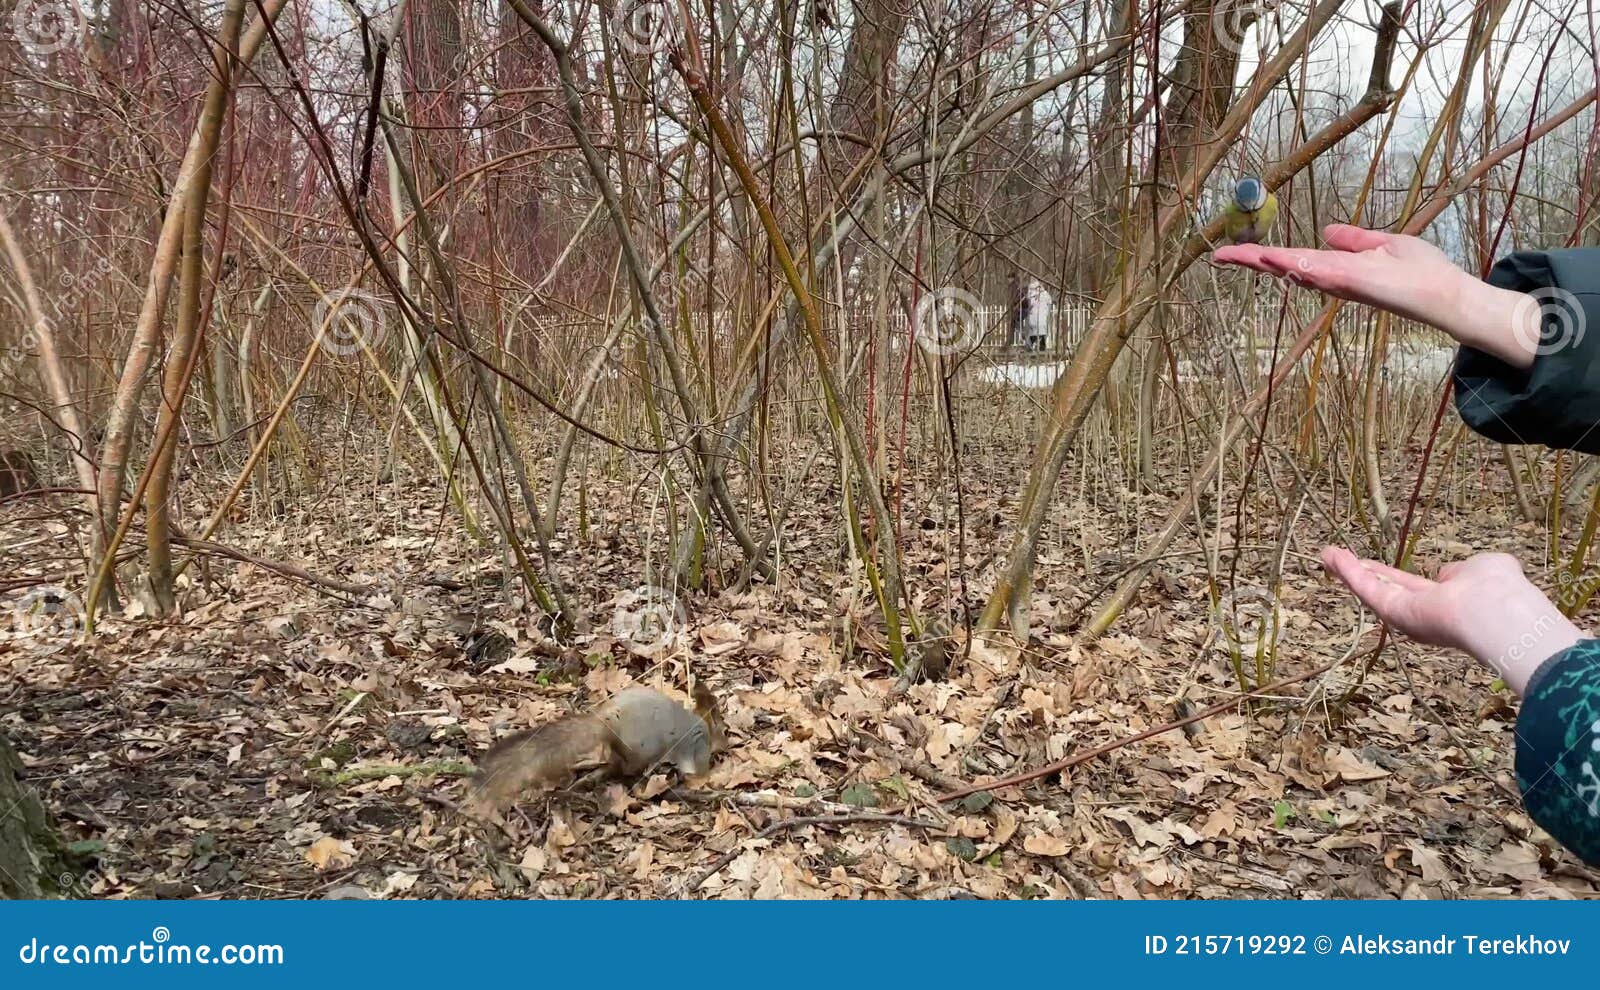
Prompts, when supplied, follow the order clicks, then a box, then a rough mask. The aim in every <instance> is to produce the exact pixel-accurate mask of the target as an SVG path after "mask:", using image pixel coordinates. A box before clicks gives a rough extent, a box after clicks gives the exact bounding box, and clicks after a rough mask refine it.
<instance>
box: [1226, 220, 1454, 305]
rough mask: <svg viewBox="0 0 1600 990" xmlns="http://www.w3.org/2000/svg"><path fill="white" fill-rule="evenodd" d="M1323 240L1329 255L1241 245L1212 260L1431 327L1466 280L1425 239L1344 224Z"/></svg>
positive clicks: (1332, 226)
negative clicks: (1375, 308) (1456, 287)
mask: <svg viewBox="0 0 1600 990" xmlns="http://www.w3.org/2000/svg"><path fill="white" fill-rule="evenodd" d="M1322 236H1323V238H1324V239H1325V240H1326V241H1327V243H1328V248H1327V249H1326V250H1317V249H1313V248H1291V247H1269V246H1266V245H1261V244H1237V245H1230V246H1228V247H1224V248H1219V249H1218V250H1217V251H1216V253H1215V254H1213V255H1212V258H1213V260H1215V261H1216V262H1217V263H1218V264H1223V265H1241V266H1243V267H1245V268H1250V269H1253V270H1255V271H1258V272H1264V273H1266V274H1268V275H1276V276H1278V277H1280V278H1289V279H1293V280H1294V281H1295V282H1298V283H1300V284H1302V285H1306V286H1309V287H1311V288H1314V289H1319V290H1321V291H1323V292H1326V293H1328V294H1329V295H1333V296H1338V297H1339V298H1341V299H1349V300H1351V301H1352V302H1359V303H1366V304H1368V305H1372V306H1378V307H1380V308H1382V309H1387V310H1390V311H1391V312H1394V313H1398V314H1400V315H1402V316H1405V317H1408V318H1410V319H1414V320H1422V321H1424V322H1428V323H1432V322H1435V321H1436V320H1438V319H1440V318H1441V316H1442V315H1443V314H1444V312H1445V310H1446V309H1447V307H1448V305H1449V303H1450V301H1451V300H1450V299H1449V298H1447V293H1448V292H1449V290H1450V289H1452V288H1453V287H1455V286H1456V284H1457V283H1458V282H1459V280H1460V279H1461V277H1462V275H1463V273H1462V271H1461V269H1460V268H1459V267H1457V266H1456V265H1455V263H1453V262H1452V261H1451V260H1450V259H1449V257H1448V256H1446V255H1445V253H1444V252H1443V251H1440V250H1439V249H1438V248H1436V247H1434V246H1433V245H1432V244H1429V243H1428V242H1427V241H1424V240H1422V239H1421V238H1417V237H1409V236H1406V235H1404V234H1390V233H1387V232H1385V231H1381V230H1367V229H1365V228H1362V227H1352V226H1350V225H1348V224H1342V223H1335V224H1329V225H1328V226H1327V227H1325V228H1323V231H1322Z"/></svg>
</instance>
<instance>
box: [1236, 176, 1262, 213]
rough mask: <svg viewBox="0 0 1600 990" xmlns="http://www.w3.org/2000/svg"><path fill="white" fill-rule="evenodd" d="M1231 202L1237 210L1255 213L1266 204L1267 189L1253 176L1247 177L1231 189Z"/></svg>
mask: <svg viewBox="0 0 1600 990" xmlns="http://www.w3.org/2000/svg"><path fill="white" fill-rule="evenodd" d="M1233 201H1234V202H1235V203H1237V204H1238V205H1239V209H1241V210H1247V211H1250V212H1252V213H1253V212H1255V211H1256V210H1259V209H1261V207H1263V206H1265V205H1266V203H1267V187H1266V186H1264V185H1262V184H1261V180H1260V179H1258V178H1256V177H1255V176H1253V175H1247V176H1245V177H1244V178H1242V179H1240V180H1239V183H1238V185H1236V186H1234V187H1233Z"/></svg>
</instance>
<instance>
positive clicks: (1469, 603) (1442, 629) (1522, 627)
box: [1322, 547, 1581, 693]
mask: <svg viewBox="0 0 1600 990" xmlns="http://www.w3.org/2000/svg"><path fill="white" fill-rule="evenodd" d="M1322 563H1323V566H1325V567H1327V568H1328V570H1330V571H1332V572H1333V574H1334V575H1335V576H1336V577H1338V578H1339V580H1341V581H1343V582H1344V583H1345V584H1346V585H1348V586H1349V588H1350V590H1351V591H1353V592H1355V594H1356V597H1357V598H1360V599H1361V601H1362V602H1363V603H1365V604H1366V606H1367V607H1368V608H1370V609H1372V611H1373V612H1374V613H1376V614H1377V616H1378V618H1380V619H1382V620H1383V621H1384V622H1385V623H1386V624H1387V625H1388V626H1389V627H1390V628H1392V629H1395V630H1396V631H1398V632H1401V633H1404V634H1405V635H1407V636H1409V637H1411V638H1412V639H1414V640H1416V641H1417V642H1419V643H1426V644H1429V645H1433V646H1447V647H1451V648H1453V649H1458V650H1465V651H1466V652H1468V653H1470V654H1472V655H1473V656H1474V657H1476V658H1477V659H1478V661H1479V662H1481V663H1483V664H1485V665H1486V666H1489V667H1492V668H1493V669H1494V670H1495V671H1496V672H1497V673H1498V674H1499V675H1500V676H1501V677H1503V678H1505V681H1506V683H1507V684H1509V685H1511V687H1512V688H1513V689H1514V690H1516V691H1517V692H1518V693H1521V692H1522V691H1523V689H1524V688H1525V687H1526V686H1527V682H1528V678H1529V677H1530V676H1532V674H1533V672H1534V671H1535V670H1537V669H1538V667H1539V664H1540V663H1542V662H1543V661H1544V660H1545V659H1546V658H1547V657H1550V656H1553V655H1554V654H1555V653H1557V652H1559V651H1561V650H1564V649H1566V648H1567V647H1569V646H1571V645H1572V644H1574V643H1576V642H1577V641H1578V640H1579V638H1581V634H1580V633H1579V632H1578V629H1577V627H1576V626H1574V625H1573V624H1572V623H1571V622H1570V621H1568V619H1567V618H1566V616H1564V615H1562V614H1561V612H1560V611H1559V610H1558V609H1557V608H1556V607H1555V605H1554V604H1552V603H1551V601H1550V599H1548V598H1546V597H1545V595H1544V593H1543V592H1541V591H1540V590H1539V589H1538V588H1536V587H1534V586H1533V584H1532V582H1530V581H1529V580H1528V579H1527V578H1526V577H1524V576H1523V574H1522V565H1521V564H1520V563H1518V562H1517V559H1516V558H1515V557H1512V556H1511V555H1509V554H1504V553H1481V554H1478V555H1477V556H1476V557H1469V558H1467V559H1466V560H1462V561H1457V562H1456V563H1453V564H1446V565H1445V566H1444V567H1443V568H1441V569H1440V571H1439V577H1438V579H1437V580H1431V579H1429V578H1425V577H1423V576H1422V575H1420V574H1412V573H1410V572H1409V571H1402V570H1400V569H1398V568H1395V567H1390V566H1389V565H1388V564H1385V563H1383V562H1381V561H1377V560H1364V559H1362V558H1360V557H1357V556H1356V555H1355V554H1353V553H1351V552H1350V551H1349V550H1346V549H1344V548H1343V547H1327V548H1325V549H1324V550H1323V551H1322Z"/></svg>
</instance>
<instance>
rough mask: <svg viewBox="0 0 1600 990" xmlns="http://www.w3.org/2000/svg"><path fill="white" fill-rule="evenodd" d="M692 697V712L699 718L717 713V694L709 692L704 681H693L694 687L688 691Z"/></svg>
mask: <svg viewBox="0 0 1600 990" xmlns="http://www.w3.org/2000/svg"><path fill="white" fill-rule="evenodd" d="M690 696H691V697H693V698H694V713H695V714H696V715H699V716H700V717H701V718H705V717H707V716H708V715H715V714H716V713H717V696H716V695H714V694H712V693H711V689H710V688H708V687H706V685H705V682H704V681H695V682H694V689H693V690H692V691H690Z"/></svg>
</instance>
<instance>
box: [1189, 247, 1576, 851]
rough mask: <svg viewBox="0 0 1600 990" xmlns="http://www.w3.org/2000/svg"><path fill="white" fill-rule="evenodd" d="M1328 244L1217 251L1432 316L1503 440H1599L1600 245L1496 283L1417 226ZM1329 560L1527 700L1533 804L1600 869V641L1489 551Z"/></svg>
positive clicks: (1416, 627) (1481, 420) (1341, 574)
mask: <svg viewBox="0 0 1600 990" xmlns="http://www.w3.org/2000/svg"><path fill="white" fill-rule="evenodd" d="M1323 237H1324V239H1325V240H1326V242H1327V245H1328V248H1327V249H1326V250H1310V249H1303V248H1280V247H1265V246H1262V245H1257V244H1242V245H1235V246H1230V247H1224V248H1221V249H1219V250H1217V252H1216V253H1215V254H1214V255H1213V258H1214V259H1215V260H1216V261H1217V262H1218V263H1220V264H1225V265H1242V266H1244V267H1246V268H1251V269H1254V270H1255V271H1258V272H1265V273H1267V274H1271V275H1277V276H1280V277H1290V278H1292V279H1293V280H1294V281H1296V282H1298V283H1300V284H1302V285H1306V286H1310V287H1311V288H1315V289H1320V290H1322V291H1323V292H1326V293H1328V294H1330V295H1334V296H1338V297H1339V298H1341V299H1349V300H1352V301H1354V302H1358V303H1365V304H1367V305H1370V306H1377V307H1379V308H1382V309H1386V310H1389V311H1390V312H1392V313H1396V314H1398V315H1400V316H1403V317H1406V318H1408V319H1413V320H1418V321H1421V322H1423V323H1427V324H1430V325H1432V326H1435V327H1437V328H1439V329H1440V330H1442V331H1444V332H1445V333H1447V334H1449V335H1450V336H1451V337H1454V338H1455V339H1456V340H1457V341H1458V342H1459V343H1460V345H1461V347H1460V350H1459V351H1458V353H1457V355H1456V363H1455V399H1456V409H1457V411H1458V412H1459V413H1460V414H1461V418H1462V419H1463V420H1465V421H1466V424H1467V425H1468V426H1470V427H1472V429H1474V430H1475V431H1477V432H1478V433H1481V434H1483V435H1484V436H1486V437H1488V438H1489V439H1491V440H1495V441H1497V442H1500V443H1539V444H1544V445H1546V446H1549V447H1557V448H1562V449H1570V450H1579V451H1583V452H1586V453H1590V454H1594V453H1600V248H1571V249H1566V250H1555V251H1520V252H1517V253H1515V254H1512V255H1509V256H1508V257H1506V258H1504V259H1502V260H1501V261H1500V262H1499V263H1498V264H1496V265H1495V266H1494V269H1493V271H1491V272H1490V273H1489V277H1488V280H1487V281H1481V280H1479V279H1477V278H1474V277H1472V276H1470V275H1468V274H1467V273H1466V272H1464V271H1462V270H1461V269H1460V268H1459V267H1458V266H1457V265H1456V264H1454V263H1453V262H1452V261H1451V260H1450V259H1449V258H1448V257H1447V256H1446V255H1445V254H1444V252H1442V251H1440V250H1439V249H1438V248H1436V247H1434V246H1432V245H1431V244H1428V243H1427V242H1425V241H1423V240H1420V239H1419V238H1416V237H1406V236H1403V235H1399V234H1389V233H1385V232H1383V231H1377V230H1365V229H1363V228H1360V227H1351V226H1347V225H1345V224H1334V225H1332V226H1329V227H1327V228H1325V229H1324V230H1323ZM1322 562H1323V565H1324V566H1325V567H1327V568H1328V570H1330V571H1332V572H1333V574H1334V575H1335V576H1337V577H1338V578H1339V580H1341V581H1343V582H1344V583H1345V584H1346V585H1348V586H1349V588H1350V590H1351V591H1353V592H1355V594H1356V596H1357V597H1358V598H1360V599H1361V601H1362V602H1364V603H1365V604H1366V606H1367V607H1368V608H1370V609H1372V611H1373V612H1374V613H1376V614H1377V616H1378V618H1380V619H1382V620H1383V621H1384V622H1385V623H1386V624H1387V625H1388V626H1389V627H1390V628H1391V629H1394V630H1397V631H1399V632H1401V633H1404V634H1405V635H1407V636H1409V637H1411V638H1412V639H1414V640H1416V641H1417V642H1419V643H1426V644H1431V645H1434V646H1444V647H1449V648H1451V649H1456V650H1461V651H1463V652H1465V653H1468V654H1470V655H1471V656H1473V657H1474V658H1476V659H1477V660H1478V662H1480V663H1482V664H1484V665H1486V666H1488V667H1490V668H1492V669H1493V670H1494V671H1496V672H1497V673H1498V674H1499V675H1500V677H1501V678H1502V679H1503V680H1504V681H1505V683H1506V684H1507V685H1509V686H1510V687H1511V689H1512V690H1514V691H1516V692H1517V694H1519V695H1521V697H1522V710H1521V712H1520V713H1519V714H1518V717H1517V726H1516V737H1517V752H1516V775H1517V786H1518V788H1519V789H1520V790H1521V792H1522V798H1523V803H1524V804H1525V805H1526V807H1527V809H1528V814H1529V815H1530V816H1531V817H1532V818H1533V820H1534V821H1536V822H1538V823H1539V825H1540V826H1542V827H1543V828H1544V829H1545V831H1547V832H1549V833H1550V834H1551V835H1552V836H1554V837H1555V838H1556V839H1557V840H1558V841H1559V842H1561V844H1562V845H1564V846H1566V847H1567V848H1568V849H1570V850H1571V851H1572V852H1573V853H1575V854H1576V855H1577V856H1578V858H1580V859H1582V860H1583V861H1584V862H1585V863H1588V864H1589V865H1591V866H1600V640H1596V639H1592V638H1588V637H1586V636H1585V635H1584V634H1583V632H1581V631H1580V630H1579V629H1578V627H1577V626H1575V625H1573V624H1572V622H1571V621H1570V620H1569V619H1568V618H1567V617H1566V616H1565V615H1563V614H1562V612H1561V611H1560V609H1558V608H1557V607H1556V606H1555V604H1554V603H1552V602H1551V601H1550V599H1549V598H1548V597H1546V596H1545V594H1544V593H1543V592H1542V591H1540V590H1539V589H1538V588H1537V587H1535V586H1534V584H1533V583H1532V582H1531V581H1529V580H1528V579H1527V577H1525V576H1524V575H1523V573H1522V565H1521V564H1520V563H1519V562H1518V561H1517V560H1516V558H1514V557H1512V556H1510V555H1509V554H1504V553H1482V554H1479V555H1477V556H1475V557H1470V558H1468V559H1466V560H1463V561H1458V562H1455V563H1452V564H1448V565H1446V566H1445V567H1443V568H1442V569H1440V571H1439V573H1438V575H1437V576H1435V577H1433V578H1428V577H1424V576H1422V575H1420V574H1413V573H1411V572H1409V571H1402V570H1398V569H1396V568H1394V567H1390V566H1389V565H1387V564H1385V563H1383V562H1381V561H1377V560H1365V559H1362V558H1360V557H1358V556H1357V555H1356V554H1354V553H1352V552H1351V551H1350V550H1348V549H1345V548H1343V547H1326V548H1324V549H1323V551H1322Z"/></svg>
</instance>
